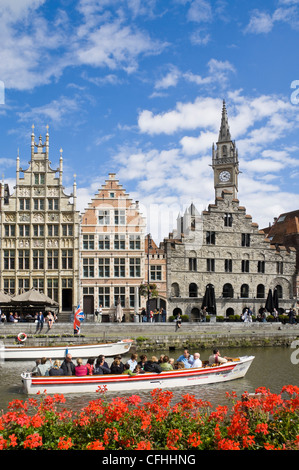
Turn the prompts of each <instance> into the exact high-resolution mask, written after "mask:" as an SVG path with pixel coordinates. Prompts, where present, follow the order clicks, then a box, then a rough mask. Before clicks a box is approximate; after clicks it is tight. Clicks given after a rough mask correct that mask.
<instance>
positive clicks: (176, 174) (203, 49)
mask: <svg viewBox="0 0 299 470" xmlns="http://www.w3.org/2000/svg"><path fill="white" fill-rule="evenodd" d="M0 40H1V48H0V178H2V179H3V180H4V182H6V183H8V184H9V185H10V190H11V192H13V186H14V185H15V178H16V157H17V154H18V152H19V155H20V162H21V163H20V164H21V167H22V168H23V169H26V168H28V162H29V160H30V142H31V141H30V135H31V132H32V125H33V124H34V126H35V129H34V132H35V135H36V141H38V137H39V135H42V136H43V140H44V137H45V133H46V126H47V125H48V126H49V135H50V160H51V162H52V163H51V167H52V168H58V166H59V157H60V148H62V149H63V169H64V173H63V184H64V186H65V192H66V193H68V194H70V193H71V192H72V185H73V181H74V174H75V175H76V182H77V195H78V209H79V210H80V212H83V211H84V209H85V208H86V207H87V205H88V203H89V202H90V201H91V198H92V197H93V196H94V195H95V194H96V193H97V191H98V190H99V188H100V187H101V186H102V184H104V183H105V180H106V179H107V178H108V174H109V173H110V172H113V173H116V177H117V178H118V179H119V182H120V183H121V184H122V185H123V187H124V188H125V189H126V191H127V193H128V194H130V196H131V197H132V199H133V200H138V201H140V206H141V209H142V212H143V215H144V216H145V217H146V220H147V231H148V232H150V233H151V234H152V236H153V238H154V239H155V241H156V242H159V241H161V240H163V238H164V237H167V236H168V234H169V232H171V231H172V230H173V228H175V226H176V218H177V216H178V214H179V213H180V214H182V213H183V212H184V211H185V210H186V208H187V207H189V205H190V204H191V203H192V202H193V203H194V204H195V206H196V208H197V209H198V210H199V211H201V210H204V209H206V208H207V207H208V205H209V204H210V203H211V204H213V203H214V201H215V192H214V186H213V185H214V182H213V170H212V168H211V158H212V157H211V148H212V144H213V142H214V143H216V142H217V138H218V132H219V127H220V119H221V110H222V102H223V100H225V102H226V108H227V112H228V119H229V125H230V131H231V136H232V139H233V140H235V141H236V146H237V148H238V153H239V162H240V171H241V173H240V175H239V192H238V198H239V201H240V204H241V205H242V206H245V207H246V211H247V213H248V214H250V215H251V216H252V219H253V221H254V222H257V223H258V224H259V227H260V228H263V227H267V226H268V225H269V223H272V222H273V219H274V217H278V216H279V214H281V213H283V212H288V211H292V210H297V209H299V207H298V206H299V203H298V192H299V190H298V177H299V132H298V130H299V60H298V43H299V0H273V1H272V0H264V1H263V2H260V1H255V0H250V1H248V0H213V1H212V0H146V1H145V0H143V1H142V0H60V1H55V0H13V1H12V0H0Z"/></svg>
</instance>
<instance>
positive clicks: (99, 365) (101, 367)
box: [93, 354, 111, 375]
mask: <svg viewBox="0 0 299 470" xmlns="http://www.w3.org/2000/svg"><path fill="white" fill-rule="evenodd" d="M93 373H94V375H101V374H110V373H111V370H110V368H109V366H108V364H107V362H105V356H103V354H100V355H99V357H98V358H97V360H96V363H95V366H94V369H93Z"/></svg>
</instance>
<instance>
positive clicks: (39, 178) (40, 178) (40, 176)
mask: <svg viewBox="0 0 299 470" xmlns="http://www.w3.org/2000/svg"><path fill="white" fill-rule="evenodd" d="M34 184H45V174H44V173H34Z"/></svg>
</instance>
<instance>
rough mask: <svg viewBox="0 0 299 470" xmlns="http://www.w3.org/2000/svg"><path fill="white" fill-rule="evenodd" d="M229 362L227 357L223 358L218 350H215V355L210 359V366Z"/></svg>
mask: <svg viewBox="0 0 299 470" xmlns="http://www.w3.org/2000/svg"><path fill="white" fill-rule="evenodd" d="M225 362H227V357H225V356H224V357H221V356H220V352H219V349H218V348H215V349H213V354H212V355H211V356H210V357H209V364H210V365H212V364H224V363H225Z"/></svg>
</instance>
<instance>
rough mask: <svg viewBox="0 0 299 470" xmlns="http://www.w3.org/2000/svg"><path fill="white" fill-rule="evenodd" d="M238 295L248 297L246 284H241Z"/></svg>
mask: <svg viewBox="0 0 299 470" xmlns="http://www.w3.org/2000/svg"><path fill="white" fill-rule="evenodd" d="M240 297H243V298H244V299H248V297H249V286H248V284H242V285H241V291H240Z"/></svg>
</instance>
